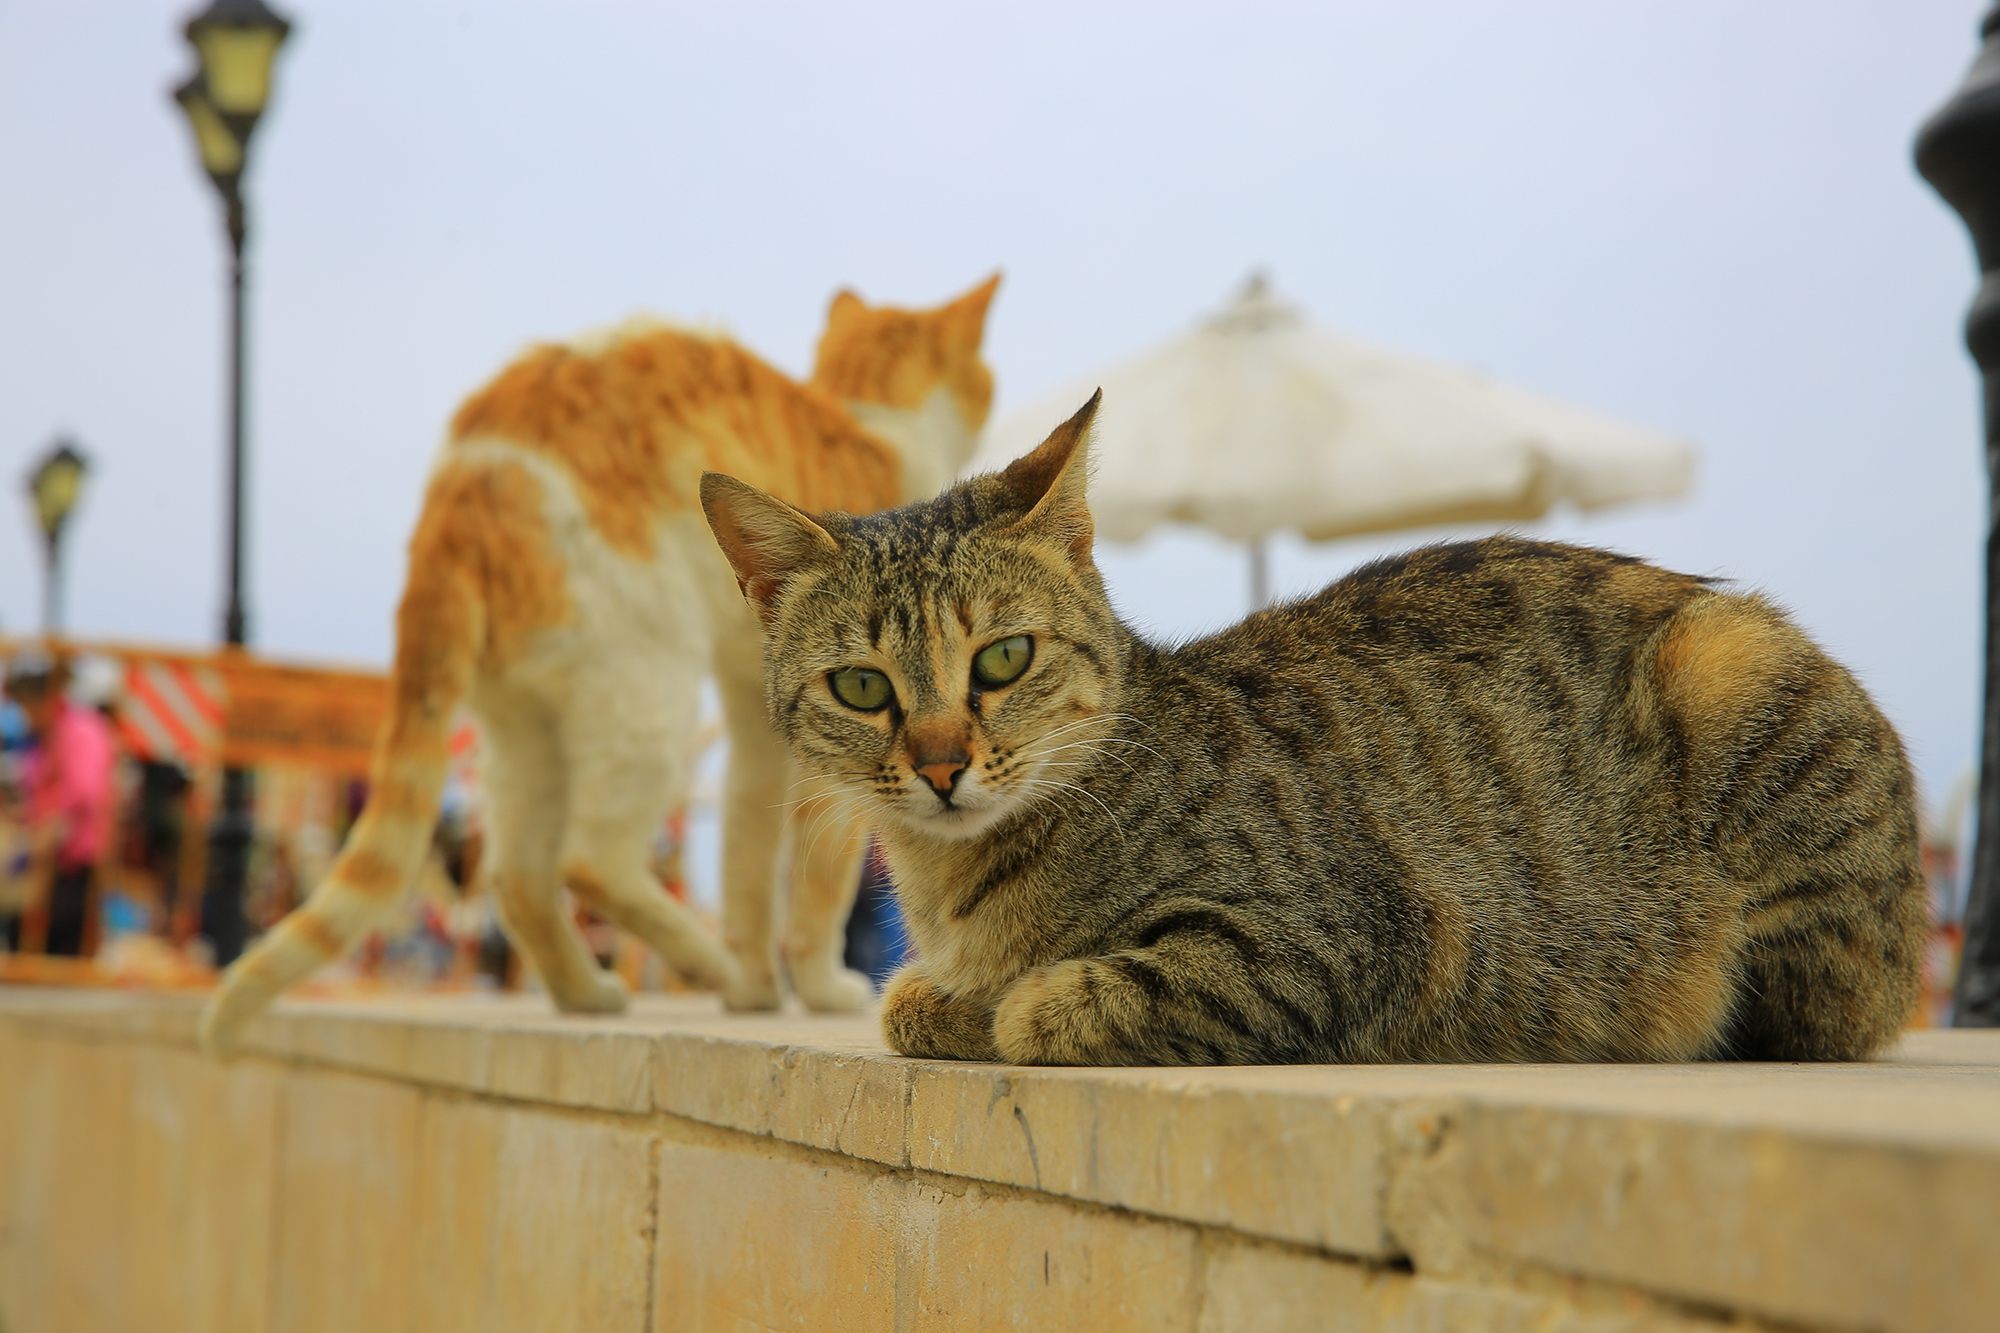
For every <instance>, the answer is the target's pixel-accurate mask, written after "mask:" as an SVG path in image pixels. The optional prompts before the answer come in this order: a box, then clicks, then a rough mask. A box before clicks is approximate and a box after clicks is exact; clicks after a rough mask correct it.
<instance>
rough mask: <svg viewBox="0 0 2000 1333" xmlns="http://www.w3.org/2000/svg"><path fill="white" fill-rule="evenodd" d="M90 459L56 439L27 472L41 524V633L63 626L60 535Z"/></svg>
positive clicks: (80, 490) (50, 633)
mask: <svg viewBox="0 0 2000 1333" xmlns="http://www.w3.org/2000/svg"><path fill="white" fill-rule="evenodd" d="M89 472H90V462H89V460H88V459H86V458H84V456H83V455H82V454H80V453H78V452H77V450H76V446H75V445H74V444H72V443H71V442H70V441H68V440H57V441H56V442H55V443H54V444H53V445H52V446H50V448H49V452H48V453H47V454H45V455H43V457H42V461H41V462H39V463H37V464H36V465H35V470H34V471H33V472H30V473H29V474H28V494H29V496H30V497H32V498H33V500H34V502H35V518H36V520H37V521H39V522H40V523H41V525H42V543H43V545H42V557H43V566H42V635H43V637H44V638H48V637H53V636H54V635H56V634H58V633H60V632H61V630H62V536H63V528H64V526H65V525H66V524H67V523H68V522H69V513H70V510H72V509H74V508H75V507H76V502H77V500H78V498H80V497H81V496H82V494H83V479H84V477H85V476H86V475H87V474H88V473H89Z"/></svg>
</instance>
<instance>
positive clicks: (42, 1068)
mask: <svg viewBox="0 0 2000 1333" xmlns="http://www.w3.org/2000/svg"><path fill="white" fill-rule="evenodd" d="M196 1012H197V1002H196V1001H195V1000H194V999H193V998H192V997H149V996H134V995H123V994H115V993H102V992H99V993H89V992H76V993H65V994H57V993H51V992H32V991H25V990H0V1317H4V1318H5V1319H6V1320H7V1321H8V1323H7V1325H6V1327H7V1328H8V1330H9V1333H35V1331H36V1330H39V1329H57V1328H71V1327H77V1328H89V1329H93V1330H94V1329H99V1328H103V1329H118V1328H125V1327H134V1328H137V1327H144V1328H146V1329H147V1330H148V1331H149V1333H151V1330H154V1329H161V1330H166V1329H172V1328H180V1327H186V1328H201V1329H210V1328H232V1327H243V1328H253V1327H264V1326H268V1327H274V1328H285V1329H291V1328H311V1327H329V1328H335V1327H342V1328H344V1327H366V1328H369V1329H371V1330H373V1329H377V1328H396V1327H410V1328H429V1327H439V1326H444V1321H446V1320H447V1315H448V1313H449V1312H450V1311H453V1310H457V1311H459V1312H461V1313H463V1312H465V1311H467V1310H470V1311H473V1312H475V1313H478V1317H479V1319H480V1320H483V1321H484V1322H483V1323H479V1324H477V1326H479V1327H491V1328H505V1327H535V1328H548V1327H557V1328H560V1327H571V1326H574V1327H593V1328H594V1327H631V1326H637V1325H638V1324H643V1323H644V1322H645V1321H646V1317H647V1316H646V1311H647V1309H648V1308H650V1310H651V1313H652V1319H651V1322H652V1323H653V1324H654V1326H656V1327H659V1328H679V1327H698V1328H712V1327H738V1326H741V1327H755V1326H765V1325H767V1326H769V1327H773V1328H781V1327H802V1328H803V1327H833V1326H836V1325H828V1324H826V1323H824V1322H820V1323H813V1322H810V1320H811V1319H812V1317H813V1314H814V1312H815V1311H824V1310H825V1309H828V1308H833V1309H837V1310H840V1311H843V1312H848V1313H842V1314H841V1316H840V1317H841V1318H842V1319H844V1320H848V1321H849V1322H847V1323H844V1324H840V1325H837V1326H839V1327H855V1328H872V1327H891V1328H893V1327H899V1326H905V1327H914V1326H917V1325H915V1324H911V1323H909V1322H908V1321H910V1320H913V1319H915V1318H916V1313H915V1312H918V1311H928V1312H929V1313H930V1315H931V1317H933V1318H934V1319H938V1320H947V1321H953V1320H955V1321H962V1323H963V1326H985V1324H986V1323H989V1322H990V1323H991V1324H992V1325H993V1326H999V1325H1000V1324H1002V1323H1004V1322H1006V1321H1008V1320H1014V1319H1029V1320H1030V1322H1031V1323H1050V1324H1051V1326H1054V1325H1057V1324H1061V1323H1063V1322H1065V1321H1067V1322H1072V1323H1073V1322H1075V1321H1077V1320H1079V1319H1082V1318H1084V1316H1085V1315H1086V1314H1087V1315H1088V1317H1089V1319H1090V1320H1093V1321H1097V1323H1095V1324H1092V1325H1091V1326H1099V1325H1101V1324H1102V1320H1103V1319H1105V1318H1109V1319H1112V1320H1113V1321H1114V1325H1113V1326H1115V1321H1116V1320H1118V1319H1123V1318H1126V1317H1127V1314H1126V1313H1121V1312H1129V1311H1136V1310H1144V1311H1145V1315H1144V1317H1145V1319H1150V1320H1153V1321H1155V1324H1156V1325H1157V1326H1160V1327H1173V1326H1175V1325H1174V1324H1173V1323H1172V1320H1173V1318H1175V1317H1178V1316H1175V1315H1173V1314H1172V1312H1171V1311H1170V1310H1169V1311H1167V1312H1165V1313H1163V1312H1162V1311H1163V1310H1165V1309H1166V1307H1156V1306H1146V1305H1143V1303H1139V1302H1140V1297H1142V1296H1143V1297H1146V1298H1147V1299H1150V1298H1151V1296H1152V1295H1154V1294H1155V1293H1158V1292H1164V1293H1168V1294H1169V1295H1170V1296H1171V1297H1172V1301H1180V1302H1182V1303H1183V1304H1181V1305H1177V1306H1172V1301H1169V1302H1168V1304H1169V1305H1170V1306H1172V1309H1175V1310H1180V1311H1181V1312H1182V1313H1183V1314H1185V1315H1186V1317H1187V1318H1188V1319H1194V1318H1196V1316H1197V1315H1198V1316H1199V1318H1200V1319H1201V1320H1202V1321H1204V1323H1203V1325H1202V1326H1204V1327H1208V1328H1217V1327H1225V1326H1227V1324H1228V1321H1230V1320H1235V1319H1237V1318H1239V1317H1247V1315H1246V1314H1245V1312H1252V1313H1255V1314H1256V1315H1257V1321H1256V1326H1259V1327H1262V1326H1269V1327H1283V1326H1285V1320H1287V1319H1294V1320H1297V1319H1307V1318H1308V1316H1307V1315H1306V1314H1304V1313H1301V1311H1306V1310H1309V1309H1310V1308H1316V1307H1319V1306H1325V1305H1326V1303H1327V1302H1331V1303H1332V1305H1331V1306H1330V1307H1328V1308H1336V1309H1338V1311H1339V1313H1340V1318H1341V1319H1343V1320H1346V1321H1348V1323H1349V1324H1351V1326H1353V1327H1356V1328H1367V1329H1372V1328H1378V1327H1379V1328H1383V1329H1393V1330H1399V1331H1400V1330H1405V1329H1430V1328H1439V1329H1444V1328H1454V1327H1496V1328H1510V1327H1523V1328H1526V1327H1536V1328H1540V1327H1548V1328H1558V1329H1599V1328H1602V1329H1604V1330H1607V1333H1608V1331H1609V1330H1614V1329H1615V1330H1625V1329H1638V1328H1652V1327H1660V1328H1681V1327H1702V1326H1705V1321H1706V1320H1707V1319H1708V1316H1707V1315H1705V1314H1703V1313H1702V1312H1704V1311H1713V1312H1724V1313H1726V1314H1727V1315H1728V1317H1729V1318H1730V1319H1735V1320H1739V1321H1742V1320H1754V1319H1764V1320H1767V1321H1770V1322H1771V1323H1773V1324H1774V1325H1784V1326H1789V1327H1798V1328H1806V1327H1810V1328H1827V1329H1847V1330H1860V1329H1864V1328H1868V1329H1873V1328H1880V1329H1887V1330H1893V1331H1895V1333H1920V1331H1928V1330H1943V1329H1955V1328H1968V1327H1970V1328H1978V1327H1983V1322H1982V1321H1986V1320H1987V1319H1988V1317H1989V1316H1990V1312H1991V1311H1993V1310H1995V1309H2000V1264H1994V1263H1992V1262H1989V1260H1990V1254H1991V1238H1992V1237H1993V1236H1995V1235H2000V1033H1968V1032H1949V1033H1923V1034H1912V1035H1911V1036H1910V1037H1909V1038H1908V1039H1906V1040H1905V1042H1904V1043H1903V1044H1902V1045H1901V1046H1900V1047H1899V1048H1898V1049H1897V1050H1896V1051H1895V1052H1894V1053H1893V1054H1892V1056H1891V1057H1890V1058H1888V1059H1886V1060H1882V1061H1878V1062H1874V1063H1871V1064H1867V1065H1851V1066H1804V1067H1802V1066H1749V1065H1707V1066H1644V1067H1631V1066H1626V1067H1612V1066H1565V1067H1521V1066H1514V1067H1456V1068H1441V1067H1428V1068H1426V1067H1364V1068H1356V1067H1299V1068H1285V1069H1194V1070H1047V1069H1009V1068H1003V1067H998V1066H984V1065H962V1064H950V1063H938V1062H926V1061H910V1060H903V1059H900V1058H898V1057H895V1056H892V1055H889V1054H887V1053H886V1052H885V1051H883V1050H882V1049H881V1046H880V1044H879V1041H878V1039H877V1037H876V1035H875V1032H874V1027H873V1020H872V1019H870V1018H869V1017H867V1016H858V1017H851V1018H833V1017H801V1016H797V1015H765V1016H758V1017H744V1016H734V1015H726V1014H723V1013H721V1012H720V1011H719V1009H718V1007H717V1006H716V1005H715V1003H714V1001H713V1000H712V999H707V998H701V997H696V998H691V999H678V1000H667V1001H658V1000H646V1001H642V1002H641V1003H640V1004H638V1005H636V1006H635V1009H634V1012H633V1013H631V1014H629V1015H626V1016H623V1017H620V1018H617V1019H610V1020H579V1019H575V1018H563V1017H559V1016H556V1015H553V1014H551V1013H549V1012H548V1011H547V1010H546V1008H544V1007H543V1002H542V1001H540V1000H537V999H526V1000H494V999H488V998H472V997H423V998H421V999H414V1000H412V999H403V1000H397V1001H380V1002H361V1001H349V1002H343V1003H340V1004H330V1003H316V1002H310V1001H306V1002H292V1003H288V1004H285V1005H283V1006H281V1007H280V1009H279V1011H278V1012H277V1013H275V1014H273V1015H272V1016H270V1017H269V1018H267V1019H266V1020H264V1021H263V1022H261V1023H259V1024H258V1025H257V1026H256V1027H255V1028H253V1030H252V1033H251V1040H250V1043H249V1054H248V1055H247V1056H246V1057H245V1058H244V1059H242V1060H240V1061H238V1062H237V1063H235V1064H233V1065H230V1066H221V1065H217V1064H214V1063H212V1062H209V1061H207V1060H205V1059H203V1058H201V1057H199V1056H197V1055H196V1054H195V1053H194V1051H193V1049H192V1042H193V1024H194V1019H195V1014H196ZM656 1147H657V1152H658V1156H657V1157H656V1156H655V1155H654V1154H655V1150H656ZM656 1179H657V1181H658V1188H657V1192H656V1191H655V1188H654V1181H655V1180H656ZM510 1191H511V1192H510ZM677 1192H678V1193H677ZM683 1196H685V1199H683ZM687 1200H692V1201H693V1202H687ZM1107 1206H1108V1209H1109V1210H1107ZM576 1214H582V1215H584V1217H585V1219H586V1220H585V1221H584V1222H583V1223H581V1224H579V1223H576V1222H573V1221H571V1220H570V1219H571V1218H572V1217H573V1216H574V1215H576ZM655 1214H657V1216H655ZM794 1215H796V1216H797V1217H803V1218H804V1219H806V1221H805V1222H804V1223H796V1224H795V1221H788V1220H787V1219H788V1218H793V1217H794ZM1107 1228H1108V1229H1107ZM1266 1242H1276V1243H1273V1244H1267V1243H1266ZM1036 1245H1039V1246H1040V1248H1039V1249H1037V1248H1035V1247H1036ZM1044 1253H1046V1254H1047V1256H1048V1257H1047V1264H1048V1273H1047V1274H1046V1275H1045V1277H1046V1279H1047V1280H1046V1281H1045V1283H1044V1284H1043V1286H1041V1287H1037V1286H1036V1285H1035V1284H1034V1283H1033V1282H1032V1281H1030V1280H1029V1279H1030V1278H1032V1277H1033V1272H1032V1270H1033V1269H1034V1268H1035V1267H1036V1262H1031V1261H1039V1260H1040V1257H1041V1256H1042V1255H1043V1254H1044ZM1112 1254H1116V1255H1118V1256H1120V1257H1118V1258H1117V1260H1116V1263H1115V1264H1113V1263H1112V1261H1111V1260H1110V1259H1104V1258H1102V1256H1106V1255H1112ZM1064 1255H1068V1256H1069V1257H1070V1260H1071V1262H1070V1263H1069V1265H1068V1266H1067V1267H1064V1266H1062V1265H1061V1264H1060V1263H1059V1262H1058V1261H1059V1260H1061V1259H1062V1258H1063V1256H1064ZM1086 1259H1088V1261H1089V1262H1088V1264H1087V1265H1086V1264H1085V1260H1086ZM1405 1259H1407V1260H1408V1262H1409V1264H1410V1265H1412V1266H1413V1267H1414V1270H1415V1271H1414V1275H1412V1274H1409V1273H1404V1272H1401V1271H1399V1269H1398V1268H1397V1267H1395V1266H1394V1264H1393V1263H1385V1261H1401V1260H1405ZM1362 1261H1368V1262H1362ZM1126 1269H1131V1270H1133V1271H1139V1272H1143V1273H1145V1274H1147V1275H1148V1276H1147V1278H1146V1280H1145V1281H1144V1282H1143V1283H1141V1284H1139V1286H1136V1287H1132V1288H1130V1289H1127V1288H1125V1287H1120V1286H1118V1285H1116V1283H1114V1282H1113V1281H1112V1280H1111V1279H1110V1278H1109V1277H1108V1276H1107V1275H1109V1274H1112V1273H1113V1272H1114V1271H1119V1272H1122V1271H1125V1270H1126ZM1059 1272H1060V1273H1062V1274H1067V1275H1068V1277H1069V1278H1070V1279H1074V1278H1077V1275H1078V1274H1081V1273H1086V1272H1087V1273H1088V1274H1089V1276H1090V1280H1089V1281H1088V1282H1081V1281H1074V1282H1070V1284H1069V1285H1067V1286H1065V1285H1064V1284H1063V1283H1060V1282H1057V1281H1056V1280H1055V1279H1056V1277H1057V1276H1058V1273H1059ZM537 1274H548V1275H550V1276H549V1277H548V1278H547V1280H546V1285H542V1283H543V1279H542V1278H540V1277H537V1276H536V1275H537ZM967 1274H970V1275H972V1276H970V1277H967V1276H966V1275H967ZM648 1281H650V1283H651V1286H652V1295H651V1304H650V1307H648V1304H647V1297H646V1294H645V1292H646V1288H647V1283H648ZM884 1283H886V1284H887V1285H886V1286H885V1285H884ZM552 1290H553V1291H558V1292H560V1293H561V1295H558V1296H549V1295H548V1292H550V1291H552ZM885 1293H886V1294H885ZM669 1295H672V1297H673V1300H672V1302H669V1300H668V1296H669ZM808 1297H810V1299H808ZM883 1301H887V1302H888V1304H887V1305H886V1306H885V1305H883V1304H882V1302H883ZM745 1302H748V1303H745ZM828 1303H830V1304H828ZM1023 1311H1028V1312H1029V1313H1028V1314H1025V1315H1024V1314H1023V1313H1022V1312H1023ZM1105 1311H1109V1312H1110V1313H1109V1314H1105V1313H1104V1312H1105ZM1079 1312H1083V1313H1081V1314H1080V1313H1079ZM1385 1312H1386V1313H1385ZM467 1317H468V1318H470V1317H471V1316H467ZM1130 1317H1131V1318H1132V1319H1133V1320H1134V1321H1138V1320H1139V1316H1138V1315H1136V1314H1133V1315H1131V1316H1130ZM871 1320H873V1321H877V1322H873V1323H871V1322H870V1321H871ZM881 1320H887V1321H888V1322H879V1321H881ZM898 1320H902V1321H904V1323H902V1324H900V1325H899V1324H898V1323H897V1321H898ZM260 1321H262V1322H260ZM399 1321H400V1322H399ZM510 1321H511V1322H510ZM635 1321H636V1322H635ZM732 1321H733V1322H732ZM788 1321H789V1322H788ZM1218 1321H1223V1322H1220V1323H1219V1322H1218ZM1371 1321H1372V1322H1371ZM1385 1321H1386V1322H1385ZM1635 1321H1636V1322H1635ZM1304 1326H1313V1325H1311V1324H1310V1323H1308V1324H1306V1325H1304Z"/></svg>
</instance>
